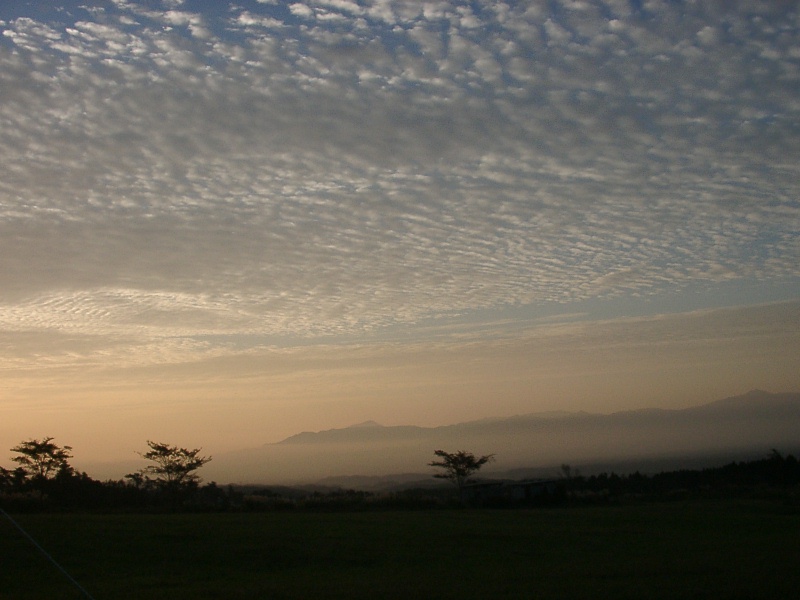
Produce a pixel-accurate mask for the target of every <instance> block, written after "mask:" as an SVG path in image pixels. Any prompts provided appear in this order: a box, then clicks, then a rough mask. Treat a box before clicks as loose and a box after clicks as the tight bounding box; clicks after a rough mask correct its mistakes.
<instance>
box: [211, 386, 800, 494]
mask: <svg viewBox="0 0 800 600" xmlns="http://www.w3.org/2000/svg"><path fill="white" fill-rule="evenodd" d="M771 448H777V449H779V450H781V451H782V452H788V453H792V452H794V453H796V452H797V451H798V450H799V449H800V394H798V393H785V394H772V393H768V392H764V391H760V390H754V391H751V392H748V393H747V394H744V395H742V396H736V397H733V398H726V399H724V400H719V401H717V402H712V403H710V404H705V405H702V406H697V407H692V408H686V409H679V410H666V409H645V410H633V411H625V412H617V413H612V414H592V413H585V412H578V413H569V412H549V413H533V414H526V415H518V416H514V417H507V418H492V419H482V420H479V421H469V422H465V423H458V424H455V425H447V426H442V427H417V426H412V425H408V426H392V427H384V426H381V425H379V424H378V423H375V422H374V421H367V422H365V423H359V424H357V425H353V426H351V427H346V428H343V429H330V430H327V431H319V432H303V433H299V434H297V435H293V436H291V437H289V438H286V439H285V440H283V441H281V442H278V443H276V444H266V445H264V446H261V447H259V448H254V449H248V450H242V451H237V452H232V453H228V454H224V455H221V456H215V457H214V460H213V461H212V462H211V463H209V464H208V465H207V466H206V467H204V469H203V477H204V479H206V480H212V479H213V480H216V481H220V482H243V483H299V482H305V483H308V482H315V481H320V480H325V481H326V482H328V483H335V482H337V481H340V482H350V483H351V484H352V483H354V482H355V481H361V482H362V483H364V482H369V481H373V482H374V481H376V478H377V479H379V480H385V479H387V480H389V481H398V482H405V483H407V482H408V481H411V480H413V479H414V478H415V477H416V478H427V477H430V474H431V473H432V471H431V469H430V468H429V467H428V466H427V464H428V463H429V462H430V461H431V460H432V459H433V451H434V450H437V449H444V450H448V451H454V450H461V449H463V450H468V451H470V452H473V453H475V454H490V453H494V454H496V461H495V462H494V463H491V464H490V465H487V467H485V474H487V475H490V474H494V475H496V476H497V475H506V476H507V475H509V474H515V475H517V476H519V477H522V476H532V475H538V476H553V475H555V473H556V472H557V470H558V467H559V465H561V464H563V463H569V464H570V465H572V466H574V467H577V468H579V469H581V471H583V472H584V473H588V472H590V471H591V472H596V471H598V470H613V469H614V468H617V469H622V468H626V469H631V470H633V469H637V468H638V469H639V470H643V471H644V470H647V469H650V470H662V469H671V468H683V467H690V466H691V467H696V466H698V465H699V464H702V463H703V462H704V461H706V462H708V461H712V463H711V464H709V465H708V466H712V465H713V464H718V462H719V461H730V460H742V459H752V458H758V457H760V456H762V455H765V454H766V453H768V452H769V451H770V449H771ZM713 461H716V462H713ZM615 466H616V467H615ZM398 474H402V475H398ZM353 476H358V477H353ZM350 487H358V486H356V485H351V486H350ZM361 487H364V486H363V485H362V486H361Z"/></svg>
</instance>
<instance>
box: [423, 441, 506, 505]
mask: <svg viewBox="0 0 800 600" xmlns="http://www.w3.org/2000/svg"><path fill="white" fill-rule="evenodd" d="M434 454H435V455H436V456H438V457H439V458H441V460H438V461H437V460H434V461H432V462H430V463H428V465H429V466H431V467H437V468H440V469H444V473H435V474H434V477H437V478H439V479H449V480H450V481H452V482H453V483H454V484H455V485H456V487H458V491H459V493H460V494H463V491H464V485H465V484H466V483H468V482H469V478H470V476H471V475H473V474H474V473H477V472H478V471H479V470H480V468H481V467H482V466H483V465H485V464H486V463H488V462H489V461H491V460H494V454H487V455H486V456H481V457H480V458H477V457H476V456H475V455H474V454H472V453H471V452H466V451H465V450H459V451H458V452H454V453H452V454H451V453H449V452H445V451H444V450H436V451H434Z"/></svg>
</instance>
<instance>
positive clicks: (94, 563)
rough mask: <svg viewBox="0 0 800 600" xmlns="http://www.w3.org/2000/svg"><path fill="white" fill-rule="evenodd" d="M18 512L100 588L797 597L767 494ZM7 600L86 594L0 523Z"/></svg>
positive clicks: (203, 594)
mask: <svg viewBox="0 0 800 600" xmlns="http://www.w3.org/2000/svg"><path fill="white" fill-rule="evenodd" d="M15 518H16V519H17V521H18V522H19V523H20V524H21V525H22V526H23V527H24V528H25V529H26V530H27V531H28V532H29V533H30V534H31V535H32V536H33V537H34V538H35V539H36V540H37V541H38V542H39V543H40V544H41V545H42V546H43V547H44V548H45V549H47V551H48V552H50V553H51V555H52V556H53V557H54V558H55V559H56V560H57V561H58V562H59V563H60V564H61V565H62V566H63V567H64V568H65V569H66V570H67V571H68V572H69V573H70V574H71V575H72V576H73V577H74V578H75V579H76V580H77V581H78V582H80V584H81V585H82V586H83V587H84V588H86V590H88V591H89V593H90V594H91V595H92V596H93V597H94V598H95V599H96V600H101V599H103V600H111V599H122V598H130V599H137V600H141V599H160V598H164V599H167V598H169V599H172V600H175V599H182V598H187V599H188V598H192V599H195V600H196V599H202V598H225V599H236V598H270V599H272V598H312V597H313V598H348V599H352V598H404V599H405V598H458V599H464V598H490V597H491V598H598V597H606V598H637V599H639V598H715V599H716V598H723V599H725V598H727V599H734V598H741V599H744V598H790V597H796V596H795V594H796V593H797V590H798V589H800V569H798V568H797V566H798V565H800V514H798V513H797V512H796V511H794V512H793V513H790V512H787V511H785V510H782V509H781V508H780V507H779V506H776V505H774V504H773V505H770V504H760V503H755V502H737V501H729V502H709V501H706V502H691V503H673V504H668V503H663V504H638V505H630V506H606V507H582V508H556V509H538V510H438V511H385V512H378V511H376V512H350V513H313V512H267V513H223V514H177V515H143V514H123V515H89V514H62V515H58V514H27V515H16V516H15ZM0 557H2V569H0V598H2V599H3V600H6V599H26V598H30V599H39V598H64V599H69V598H82V597H85V596H82V595H81V594H80V592H79V591H78V590H77V589H76V588H75V587H73V586H72V585H71V584H70V583H69V581H68V580H67V579H66V578H65V577H64V576H63V575H62V574H61V573H60V572H59V571H58V570H57V569H56V568H55V567H54V566H53V565H52V564H51V563H49V562H48V561H47V560H46V559H45V558H44V557H43V556H42V555H41V554H39V553H38V551H37V550H36V549H35V548H34V547H33V546H32V545H31V543H30V542H29V541H28V540H26V539H25V538H24V537H22V536H21V535H20V534H19V532H18V531H17V530H16V529H14V528H13V526H12V525H11V524H10V523H9V522H8V521H5V520H2V519H0Z"/></svg>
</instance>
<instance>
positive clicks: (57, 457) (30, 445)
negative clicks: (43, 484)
mask: <svg viewBox="0 0 800 600" xmlns="http://www.w3.org/2000/svg"><path fill="white" fill-rule="evenodd" d="M71 450H72V447H71V446H63V447H62V446H59V445H58V444H54V443H53V438H51V437H47V438H44V439H43V440H35V439H30V440H28V441H26V442H22V443H20V444H17V445H16V446H14V447H13V448H11V451H12V452H16V453H17V454H19V456H15V457H13V458H12V459H11V460H13V461H14V462H15V463H17V464H18V465H20V468H21V469H22V470H23V471H24V472H25V474H26V475H27V476H28V477H30V478H31V479H39V480H41V479H52V478H53V477H55V476H56V475H58V474H59V473H61V472H67V473H69V472H71V471H72V467H71V466H70V464H69V459H70V458H72V455H71V454H70V451H71Z"/></svg>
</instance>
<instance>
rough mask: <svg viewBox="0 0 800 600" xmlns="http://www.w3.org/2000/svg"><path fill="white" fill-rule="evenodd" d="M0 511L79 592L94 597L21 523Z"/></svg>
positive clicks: (0, 509) (90, 599)
mask: <svg viewBox="0 0 800 600" xmlns="http://www.w3.org/2000/svg"><path fill="white" fill-rule="evenodd" d="M0 513H3V516H4V517H5V518H6V519H8V520H9V521H10V522H11V524H12V525H13V526H14V527H16V528H17V529H18V530H19V532H20V533H21V534H22V535H24V536H25V537H26V538H28V541H30V543H31V544H33V545H34V546H35V547H36V549H37V550H39V552H41V553H42V554H44V555H45V557H47V560H49V561H50V562H51V563H53V564H54V565H55V567H56V568H57V569H58V570H59V571H61V572H62V573H63V574H64V577H66V578H67V579H69V580H70V581H71V582H72V584H73V585H74V586H75V587H76V588H78V589H79V590H80V591H81V593H82V594H83V595H84V596H86V597H87V598H89V600H94V598H92V595H91V594H90V593H89V592H87V591H86V590H85V589H84V587H83V586H82V585H81V584H80V583H78V582H77V581H75V579H74V578H73V577H72V575H70V574H69V573H67V570H66V569H65V568H64V567H62V566H61V565H60V564H58V562H56V559H55V558H53V557H52V556H50V555H49V554H48V553H47V550H45V549H44V548H42V547H41V546H40V545H39V542H37V541H36V540H35V539H33V537H32V536H31V534H29V533H28V532H27V531H25V530H24V529H23V528H22V525H20V524H19V523H17V522H16V521H15V520H14V519H12V518H11V515H9V514H8V513H7V512H6V511H4V510H3V509H2V508H0Z"/></svg>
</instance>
